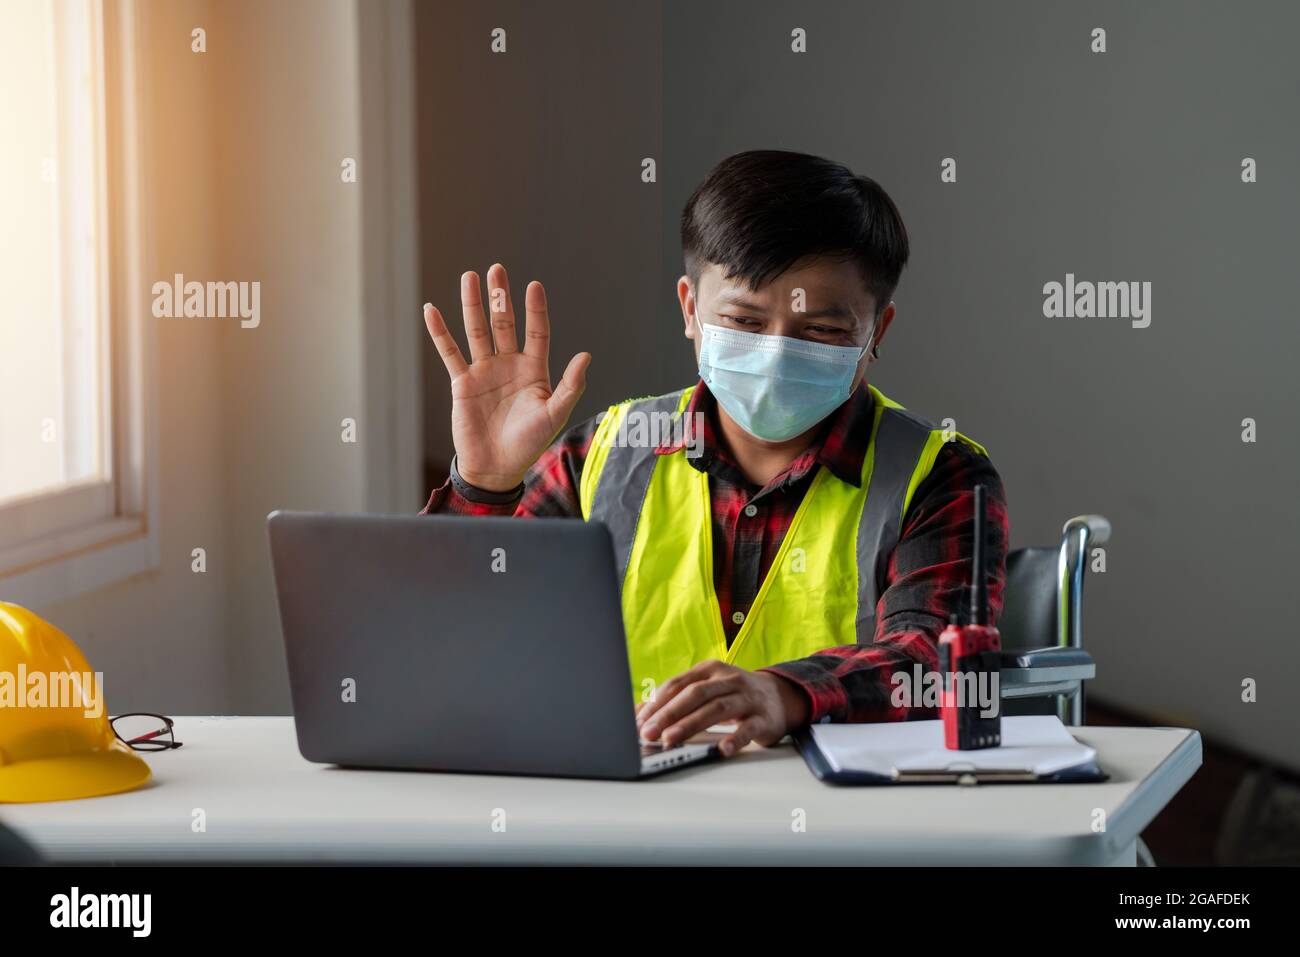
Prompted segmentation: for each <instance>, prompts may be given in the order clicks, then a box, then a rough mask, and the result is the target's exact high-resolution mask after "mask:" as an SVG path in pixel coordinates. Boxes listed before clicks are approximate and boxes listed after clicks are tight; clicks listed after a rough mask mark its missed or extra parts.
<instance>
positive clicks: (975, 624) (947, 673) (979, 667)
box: [939, 485, 1002, 751]
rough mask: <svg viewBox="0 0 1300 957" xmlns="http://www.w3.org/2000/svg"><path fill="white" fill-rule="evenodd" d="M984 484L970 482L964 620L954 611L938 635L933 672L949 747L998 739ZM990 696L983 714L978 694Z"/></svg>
mask: <svg viewBox="0 0 1300 957" xmlns="http://www.w3.org/2000/svg"><path fill="white" fill-rule="evenodd" d="M986 524H987V523H986V520H985V514H984V486H983V485H976V486H975V544H974V551H973V552H972V554H971V583H970V589H969V592H970V608H969V612H968V615H967V617H968V618H969V621H967V622H965V623H962V622H961V620H960V616H959V615H954V616H953V618H952V620H951V622H950V623H949V625H948V627H947V628H945V629H944V630H943V634H941V635H940V636H939V671H940V673H941V675H942V677H943V687H942V689H941V691H940V693H939V710H940V712H941V714H942V715H943V743H944V746H945V747H947V748H949V749H950V750H954V751H975V750H978V749H980V748H995V747H997V746H998V745H1000V744H1001V743H1002V710H1001V704H1002V703H1001V701H1000V700H999V699H998V692H999V685H1000V682H999V681H998V680H997V679H998V678H1000V676H1001V670H1002V668H1001V663H1000V654H1001V650H1002V638H1001V636H1000V635H999V634H998V630H997V629H996V628H994V627H993V626H992V625H991V624H989V588H988V579H987V576H986V572H985V564H986V562H985V535H986V528H985V527H986ZM990 696H991V698H992V702H991V707H990V709H989V710H992V712H993V716H992V717H984V716H982V714H981V712H982V711H984V710H985V707H984V705H982V704H981V703H980V699H981V697H984V698H985V699H986V701H987V699H988V698H989V697H990Z"/></svg>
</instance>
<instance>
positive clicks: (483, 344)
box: [460, 271, 492, 361]
mask: <svg viewBox="0 0 1300 957" xmlns="http://www.w3.org/2000/svg"><path fill="white" fill-rule="evenodd" d="M460 309H461V314H462V315H463V316H464V318H465V338H466V339H468V340H469V356H470V361H474V360H476V359H486V358H487V357H488V356H490V355H492V333H491V332H490V331H489V330H488V322H487V317H486V316H485V315H483V288H482V286H480V285H479V280H478V273H476V272H473V271H470V272H467V273H465V274H464V275H462V276H461V277H460Z"/></svg>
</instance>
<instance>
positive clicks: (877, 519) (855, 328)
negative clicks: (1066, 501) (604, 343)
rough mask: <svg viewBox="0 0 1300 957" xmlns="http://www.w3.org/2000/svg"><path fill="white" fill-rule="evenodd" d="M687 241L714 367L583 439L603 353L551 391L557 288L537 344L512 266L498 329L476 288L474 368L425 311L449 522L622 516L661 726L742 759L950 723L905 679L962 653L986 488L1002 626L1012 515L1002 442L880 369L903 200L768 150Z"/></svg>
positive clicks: (496, 292)
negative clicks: (814, 738) (810, 737)
mask: <svg viewBox="0 0 1300 957" xmlns="http://www.w3.org/2000/svg"><path fill="white" fill-rule="evenodd" d="M681 232H682V248H683V253H684V256H685V264H686V274H685V275H683V276H682V277H681V278H680V279H679V280H678V282H677V295H678V299H679V301H680V304H681V311H682V318H683V328H684V332H685V336H686V338H687V339H689V340H691V342H692V343H693V344H694V348H695V356H696V363H697V367H698V369H699V374H700V375H699V381H698V382H697V383H696V384H695V385H694V386H693V387H691V388H689V389H686V390H683V391H682V392H678V393H673V394H671V395H668V396H658V397H653V398H649V399H641V400H629V401H628V402H625V403H621V404H619V405H617V406H613V407H611V408H610V409H609V411H608V412H606V413H604V414H602V415H600V416H597V417H595V418H593V419H590V420H588V421H586V422H583V423H581V424H579V425H577V426H574V427H571V428H569V429H568V430H567V431H563V433H562V430H563V429H564V427H565V425H566V423H567V421H568V418H569V415H570V413H571V412H572V411H573V408H574V406H575V404H576V403H577V401H578V399H579V397H580V396H581V394H582V391H583V388H584V384H585V375H586V370H587V367H588V365H589V364H590V362H591V356H590V355H589V354H588V353H585V352H584V353H579V354H578V355H576V356H574V357H573V358H572V359H571V360H570V361H569V364H568V367H567V368H566V369H565V371H564V375H563V377H562V378H561V379H560V381H559V383H558V384H557V385H556V386H555V387H554V388H552V387H551V380H550V375H549V372H548V369H547V351H548V341H549V335H550V332H549V329H550V326H549V316H548V312H547V303H546V295H545V292H544V290H543V288H542V285H541V283H538V282H532V283H530V284H529V285H528V287H527V289H526V291H525V297H524V311H525V324H524V329H525V338H524V343H523V345H522V346H521V345H520V344H519V342H518V338H517V334H516V326H515V314H514V309H513V306H512V303H511V299H510V294H509V285H508V280H507V276H506V271H505V269H504V268H503V267H502V266H501V265H500V264H497V265H494V266H493V267H492V268H491V269H489V270H488V274H487V281H488V291H489V295H488V305H489V312H490V317H489V315H487V314H485V313H484V306H483V300H482V291H481V288H480V284H479V278H478V276H477V275H476V274H475V273H473V272H467V273H465V274H464V275H463V276H462V277H461V303H462V309H463V313H464V323H465V332H466V336H467V338H468V342H469V353H470V355H469V360H468V361H467V360H466V359H465V358H464V356H463V355H462V354H461V352H460V349H459V347H458V346H457V344H456V341H455V339H454V338H453V337H452V335H451V334H450V332H449V331H448V328H447V324H446V322H445V321H444V319H443V317H442V314H441V313H440V312H439V311H438V310H437V309H436V308H434V307H433V306H431V305H426V306H425V310H424V314H425V323H426V325H427V326H428V329H429V334H430V336H431V337H432V338H433V341H434V344H435V345H436V346H437V348H438V352H439V354H440V355H441V356H442V360H443V362H444V364H445V365H446V367H447V371H448V373H449V374H450V376H451V391H452V437H453V441H454V443H455V447H456V456H455V458H454V459H453V461H452V471H451V476H450V478H449V479H448V481H447V482H446V484H444V485H443V486H442V487H441V488H439V489H436V490H435V491H434V492H433V494H432V495H431V497H430V499H429V503H428V505H427V506H426V507H425V510H424V514H429V513H435V512H437V513H460V514H470V515H512V514H513V515H519V516H568V517H573V518H585V519H598V520H600V521H603V522H604V523H605V524H606V525H607V526H609V528H610V532H611V535H612V537H613V539H614V546H615V552H616V556H617V558H618V562H619V565H618V567H619V569H620V574H621V576H622V577H621V587H622V598H623V614H624V624H625V628H626V630H627V640H628V653H629V658H630V660H631V663H632V674H633V690H634V693H639V697H640V699H641V701H642V702H643V703H642V704H641V705H640V707H639V708H638V711H637V721H638V725H639V726H640V728H641V733H642V736H643V737H645V738H646V739H647V740H652V741H653V740H660V741H661V742H662V744H663V745H664V746H666V747H671V746H672V745H674V744H678V743H680V742H682V741H684V740H685V739H686V738H688V737H690V736H691V735H693V734H696V733H698V732H700V731H702V730H704V729H706V728H708V727H709V726H710V725H713V724H718V723H728V724H730V723H734V724H736V730H735V732H734V733H732V734H730V735H728V736H727V737H725V738H724V739H723V741H722V742H721V748H722V751H723V753H724V754H727V755H730V754H733V753H735V752H736V751H738V750H739V749H740V748H742V747H744V746H745V745H746V744H747V743H749V742H750V741H755V742H758V743H759V744H762V745H770V744H774V743H775V742H777V741H778V740H780V739H781V738H782V737H783V736H784V735H785V734H786V733H787V732H789V731H791V730H793V729H795V728H797V727H799V726H800V725H803V724H806V723H808V722H812V721H826V720H837V721H892V720H904V719H907V718H911V717H933V716H934V713H933V710H927V709H925V708H923V707H921V706H920V705H921V702H920V699H919V698H916V699H913V698H907V699H905V700H904V701H903V703H902V704H901V705H900V704H899V703H898V700H897V698H896V696H895V695H894V692H895V689H896V685H895V682H894V680H893V679H894V676H895V675H898V676H899V678H900V680H901V679H903V678H910V676H911V674H912V672H913V668H914V665H915V664H916V663H920V664H921V665H922V666H923V668H924V669H926V670H933V669H934V668H935V667H937V650H936V649H937V639H938V635H939V632H940V631H942V629H943V627H944V625H945V624H946V623H947V621H948V619H949V617H950V615H952V614H953V613H955V612H956V611H957V610H958V609H959V607H961V605H962V591H963V588H964V586H965V585H966V584H967V583H968V581H969V573H970V554H971V544H972V528H973V497H974V495H973V490H974V488H975V486H976V485H979V484H982V485H984V487H985V489H986V495H987V503H988V513H987V514H988V519H989V521H988V524H989V527H990V529H991V531H990V536H991V537H990V540H989V551H988V558H989V562H988V567H989V601H990V607H991V613H992V615H993V616H995V617H994V620H996V615H997V614H998V613H999V612H1000V610H1001V607H1002V587H1003V582H1004V578H1005V557H1006V543H1007V514H1006V507H1005V502H1004V498H1003V492H1002V485H1001V481H1000V479H999V478H998V474H997V472H996V471H995V470H994V469H993V466H992V464H991V463H990V462H989V459H988V455H987V453H986V452H985V450H984V449H983V447H981V446H979V445H978V444H976V443H975V442H973V441H971V440H969V439H967V438H966V437H965V436H961V435H958V434H955V433H952V432H943V431H942V430H940V429H939V428H938V427H937V426H934V425H931V424H930V423H927V422H925V421H923V420H921V419H919V418H918V417H916V416H914V415H912V414H911V413H908V412H906V411H904V410H902V409H901V408H900V407H898V406H897V404H896V403H893V402H891V400H889V399H886V398H885V397H884V396H883V395H881V394H880V393H879V392H878V391H877V390H875V389H874V388H872V387H871V386H869V385H867V384H866V383H865V382H864V373H865V371H866V369H867V367H868V366H869V364H870V363H871V362H873V361H874V360H875V359H876V358H878V357H879V349H880V344H881V341H882V340H883V339H884V336H885V333H886V332H887V331H888V329H889V326H890V324H891V323H892V322H893V320H894V316H895V314H896V310H895V306H894V303H893V302H892V300H891V297H892V296H893V292H894V289H895V287H896V286H897V284H898V279H899V276H900V274H901V272H902V270H903V267H904V265H905V264H906V262H907V257H908V240H907V232H906V230H905V228H904V226H903V222H902V219H901V217H900V216H899V213H898V210H897V208H896V207H895V205H894V203H893V202H892V201H891V200H890V198H889V197H888V196H887V195H886V193H885V192H884V190H883V189H881V187H880V186H879V185H877V184H876V183H875V182H873V181H872V180H870V179H868V178H867V177H865V176H855V175H854V174H853V173H852V172H851V171H850V170H849V169H847V168H845V167H844V166H842V165H840V164H838V163H833V162H830V161H828V160H825V159H821V158H818V157H814V156H807V155H804V154H801V153H792V152H785V151H776V150H763V151H756V152H747V153H740V154H738V155H736V156H732V157H730V158H728V159H726V160H724V161H723V162H722V163H720V164H719V165H718V166H717V167H716V168H714V170H713V171H712V172H710V174H709V175H708V177H707V178H706V179H705V181H704V182H703V183H702V184H701V185H700V186H699V187H698V188H697V189H696V191H695V193H694V194H693V195H692V196H691V198H690V200H689V201H688V202H687V204H686V208H685V211H684V212H683V214H682V225H681ZM941 374H942V370H938V369H936V370H935V375H941ZM665 422H671V423H672V424H673V428H671V429H664V428H662V427H660V428H646V427H645V425H646V424H647V423H651V424H653V423H660V424H661V425H662V423H665ZM629 423H631V425H629ZM696 423H698V427H697V426H696ZM561 433H562V434H561ZM557 436H559V437H558V439H557V438H556V437H557ZM574 626H575V627H581V626H582V625H581V610H580V609H575V610H574ZM916 692H917V694H918V695H919V692H920V689H916Z"/></svg>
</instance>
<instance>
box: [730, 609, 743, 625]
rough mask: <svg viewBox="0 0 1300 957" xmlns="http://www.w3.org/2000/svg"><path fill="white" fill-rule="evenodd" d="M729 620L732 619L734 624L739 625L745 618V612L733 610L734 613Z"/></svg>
mask: <svg viewBox="0 0 1300 957" xmlns="http://www.w3.org/2000/svg"><path fill="white" fill-rule="evenodd" d="M731 620H732V621H734V622H735V623H736V624H738V625H739V624H740V623H741V622H743V621H744V620H745V613H744V612H743V611H738V612H735V613H734V614H733V615H732V616H731Z"/></svg>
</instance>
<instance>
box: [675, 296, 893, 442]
mask: <svg viewBox="0 0 1300 957" xmlns="http://www.w3.org/2000/svg"><path fill="white" fill-rule="evenodd" d="M695 321H696V324H697V325H698V326H699V329H700V337H701V338H700V378H701V379H703V380H704V384H705V385H707V386H708V387H709V391H710V392H712V393H713V395H714V396H715V397H716V398H717V400H718V402H719V403H720V404H721V405H722V407H723V409H725V410H726V412H727V415H729V416H731V418H732V419H734V420H735V422H736V424H737V425H739V426H740V427H741V428H742V429H744V430H745V431H746V432H748V433H749V434H750V435H753V436H756V437H757V438H760V439H764V440H766V441H768V442H783V441H785V440H786V439H792V438H794V437H795V436H796V435H799V434H800V433H802V432H806V431H808V430H809V429H811V428H812V427H813V426H814V425H816V424H817V423H818V422H820V421H821V420H822V419H824V418H826V416H828V415H830V414H831V413H832V412H834V411H835V410H836V409H837V408H839V407H840V406H841V405H842V404H843V403H844V400H846V399H847V398H848V397H849V390H850V389H851V387H852V386H853V379H854V377H855V376H856V374H857V371H858V363H859V362H861V361H862V356H863V353H865V352H866V351H867V349H866V347H865V346H863V347H858V346H832V345H827V344H826V343H822V342H809V341H807V340H806V339H789V338H787V337H785V336H765V335H761V334H759V333H756V332H741V331H740V330H738V329H724V328H723V327H721V326H715V325H705V324H704V323H702V322H700V318H699V316H698V315H697V316H696V317H695ZM872 333H873V334H874V333H875V328H874V327H873V328H872ZM870 341H871V338H870V337H868V338H867V342H868V343H870Z"/></svg>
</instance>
